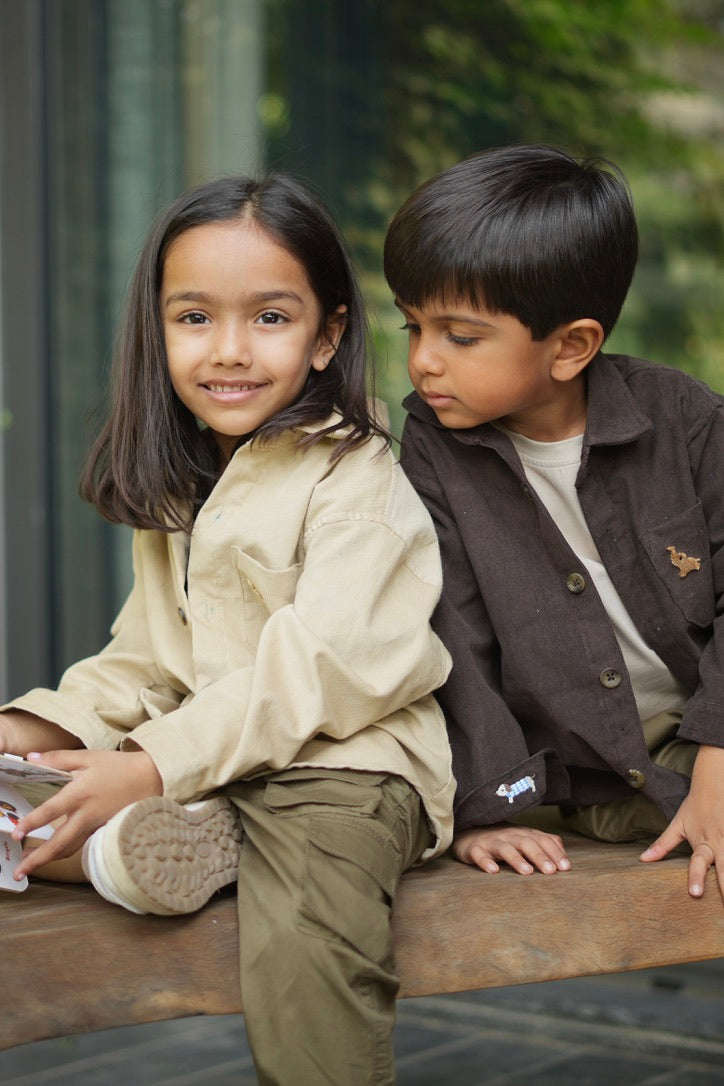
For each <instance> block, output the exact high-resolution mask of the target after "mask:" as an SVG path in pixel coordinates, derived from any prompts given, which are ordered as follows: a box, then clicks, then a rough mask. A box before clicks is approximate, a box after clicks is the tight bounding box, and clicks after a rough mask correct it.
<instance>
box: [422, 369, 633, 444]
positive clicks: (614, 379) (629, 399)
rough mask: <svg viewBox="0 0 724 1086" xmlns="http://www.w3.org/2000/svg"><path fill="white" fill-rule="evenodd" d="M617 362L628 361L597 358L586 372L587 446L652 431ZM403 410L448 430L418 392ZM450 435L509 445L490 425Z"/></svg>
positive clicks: (465, 440) (467, 440)
mask: <svg viewBox="0 0 724 1086" xmlns="http://www.w3.org/2000/svg"><path fill="white" fill-rule="evenodd" d="M618 359H621V360H622V361H627V359H626V356H624V355H605V354H598V355H596V357H595V358H594V359H593V360H592V361H591V362H590V364H589V366H588V370H587V371H586V376H587V381H588V412H587V418H586V431H585V434H584V438H583V443H584V446H592V445H625V444H627V443H628V442H630V441H635V440H636V439H637V438H639V437H640V436H641V435H642V434H644V433H646V431H647V430H651V429H652V428H653V423H652V422H651V419H650V418H649V417H648V415H645V414H644V413H643V411H641V410H640V408H639V406H638V404H637V403H636V400H635V399H634V397H633V396H632V395H631V393H630V392H629V389H628V386H627V384H626V381H625V379H624V377H623V375H622V374H621V372H620V371H619V368H618V366H617V364H616V363H617V360H618ZM403 407H404V408H406V410H407V411H408V412H409V413H410V414H411V415H412V416H413V417H414V418H416V419H419V420H420V421H421V422H425V423H428V424H429V425H430V426H434V427H436V428H437V429H438V430H445V429H447V427H445V426H443V425H442V423H441V422H440V421H439V419H438V417H437V415H436V414H435V412H434V411H433V410H432V408H431V407H428V405H427V404H426V403H425V402H424V400H422V399H421V398H420V397H419V396H418V395H417V393H416V392H412V393H410V395H409V396H407V397H406V398H405V400H404V401H403ZM450 433H451V434H452V435H453V437H455V438H456V439H457V440H458V441H459V442H460V443H461V444H463V445H487V446H489V447H490V448H496V449H500V448H501V445H502V444H507V443H508V438H507V436H506V435H505V434H504V433H503V432H502V431H501V430H499V429H497V428H496V427H495V426H493V425H491V424H490V423H487V422H486V423H484V424H483V425H482V426H472V427H470V429H466V430H450Z"/></svg>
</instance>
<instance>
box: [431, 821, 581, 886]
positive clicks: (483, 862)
mask: <svg viewBox="0 0 724 1086" xmlns="http://www.w3.org/2000/svg"><path fill="white" fill-rule="evenodd" d="M452 850H453V855H454V856H455V857H456V859H458V860H461V861H462V862H463V863H465V864H472V865H473V866H476V867H479V868H480V869H481V871H487V872H488V873H489V874H491V875H494V874H495V873H496V872H497V871H500V867H499V865H498V863H497V861H498V860H502V861H504V862H505V863H507V864H509V866H510V867H512V868H513V870H514V871H517V872H518V874H519V875H532V874H533V872H534V871H535V870H536V868H537V869H538V871H540V872H542V874H544V875H553V874H554V873H555V872H556V871H568V870H570V866H571V861H570V860H569V859H568V857H567V855H566V850H565V848H564V847H563V842H562V840H561V839H560V837H558V836H557V835H556V834H554V833H546V832H545V831H544V830H536V829H532V828H530V827H529V826H514V825H511V824H510V823H508V822H498V823H496V824H495V825H492V826H481V827H479V828H476V829H472V830H463V832H462V833H458V834H456V836H455V840H454V841H453V845H452Z"/></svg>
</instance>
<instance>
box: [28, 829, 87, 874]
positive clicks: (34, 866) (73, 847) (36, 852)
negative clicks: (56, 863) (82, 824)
mask: <svg viewBox="0 0 724 1086" xmlns="http://www.w3.org/2000/svg"><path fill="white" fill-rule="evenodd" d="M88 836H89V834H87V833H85V832H84V831H83V830H81V829H79V828H77V827H74V826H72V825H71V822H70V820H68V821H66V822H64V823H63V825H62V826H61V827H59V828H58V829H57V830H56V831H55V833H54V834H53V836H52V837H50V838H49V839H48V840H47V841H44V842H43V843H42V844H41V845H38V846H37V847H31V848H28V849H26V851H25V852H24V853H23V858H22V860H21V862H20V863H19V864H18V866H17V867H16V868H15V872H14V875H13V877H14V878H15V879H16V880H17V881H20V880H21V879H22V878H23V877H24V876H26V875H31V874H32V873H33V872H34V871H37V870H38V869H39V868H42V867H44V866H45V864H47V863H50V862H51V860H62V859H65V858H66V857H67V856H72V855H73V854H74V853H75V852H78V851H79V850H80V849H81V848H82V846H83V844H84V842H85V840H86V838H87V837H88Z"/></svg>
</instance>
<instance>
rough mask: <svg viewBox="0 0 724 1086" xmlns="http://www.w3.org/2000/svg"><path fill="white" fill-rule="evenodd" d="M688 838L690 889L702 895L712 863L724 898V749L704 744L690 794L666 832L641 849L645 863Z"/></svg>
mask: <svg viewBox="0 0 724 1086" xmlns="http://www.w3.org/2000/svg"><path fill="white" fill-rule="evenodd" d="M682 841H688V842H689V844H690V845H691V848H692V856H691V859H690V860H689V893H690V894H691V896H692V897H701V895H702V894H703V893H704V882H705V880H706V875H707V872H708V870H709V868H710V867H712V866H716V871H717V877H718V881H719V889H720V891H721V895H722V899H724V749H722V748H720V747H700V748H699V753H698V754H697V756H696V761H695V762H694V772H693V773H692V776H691V788H690V789H689V795H688V796H687V797H686V799H685V800H684V802H683V803H682V804H681V806H680V807H679V809H678V811H677V812H676V814H675V815H674V817H673V818H672V820H671V822H670V823H669V825H668V826H667V827H666V829H665V830H664V832H663V833H662V834H661V836H660V837H658V838H657V839H656V840H655V841H654V843H653V845H650V846H649V848H647V849H646V851H645V852H642V853H641V859H642V860H643V861H644V863H650V862H652V861H655V860H661V859H663V858H664V856H666V855H667V854H668V853H669V852H671V850H672V848H676V846H677V845H680V844H681V842H682Z"/></svg>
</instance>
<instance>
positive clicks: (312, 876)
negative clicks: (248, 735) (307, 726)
mask: <svg viewBox="0 0 724 1086" xmlns="http://www.w3.org/2000/svg"><path fill="white" fill-rule="evenodd" d="M224 791H225V793H226V794H227V795H228V796H229V798H230V799H231V800H232V802H234V803H235V804H236V806H237V807H238V809H239V812H240V816H241V821H242V824H243V827H244V838H243V843H242V850H241V858H240V861H239V889H238V894H239V941H240V970H241V991H242V999H243V1003H244V1015H245V1021H246V1028H247V1034H248V1037H249V1043H250V1045H251V1048H252V1053H253V1056H254V1062H255V1065H256V1070H257V1074H258V1076H259V1082H260V1083H262V1084H263V1086H272V1084H274V1086H325V1084H327V1086H362V1084H367V1083H369V1084H370V1086H372V1084H374V1086H381V1084H391V1083H393V1082H394V1060H393V1054H392V1030H393V1026H394V1018H395V996H396V993H397V989H398V981H397V977H396V975H395V968H394V961H393V951H392V936H391V930H390V917H391V906H392V900H393V898H394V895H395V891H396V889H397V885H398V882H399V879H400V876H401V875H402V873H403V871H404V870H405V869H406V868H407V867H410V866H411V865H412V864H413V863H415V861H416V860H417V859H419V857H420V855H421V853H422V852H423V851H424V850H425V849H426V848H427V847H429V845H430V843H431V834H430V830H429V828H428V825H427V822H426V819H425V816H424V813H423V811H422V806H421V802H420V799H419V796H418V795H417V793H416V792H415V791H414V790H413V789H412V788H411V787H410V786H409V785H408V784H407V783H406V782H405V781H403V780H402V779H401V778H399V777H394V776H385V775H384V774H375V773H363V772H355V771H345V770H343V771H334V772H332V771H326V770H319V769H292V770H286V771H284V772H281V773H275V774H272V775H270V776H265V777H262V778H257V779H255V780H251V781H240V782H236V783H235V784H233V785H230V786H227V788H225V789H224Z"/></svg>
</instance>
